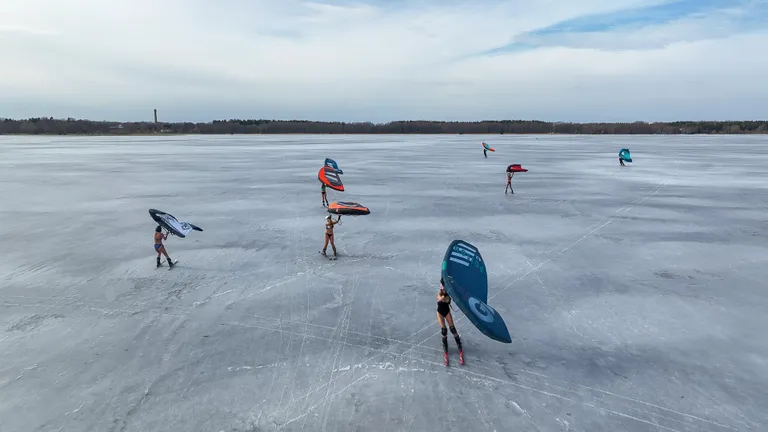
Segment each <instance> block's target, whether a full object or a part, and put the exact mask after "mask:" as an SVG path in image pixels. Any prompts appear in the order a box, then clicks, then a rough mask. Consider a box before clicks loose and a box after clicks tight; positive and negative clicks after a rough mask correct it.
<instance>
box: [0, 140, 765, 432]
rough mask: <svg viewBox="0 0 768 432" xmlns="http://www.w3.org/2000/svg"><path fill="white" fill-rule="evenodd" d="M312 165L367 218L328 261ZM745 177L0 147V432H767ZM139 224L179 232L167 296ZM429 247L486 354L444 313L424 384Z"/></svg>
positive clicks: (648, 163)
mask: <svg viewBox="0 0 768 432" xmlns="http://www.w3.org/2000/svg"><path fill="white" fill-rule="evenodd" d="M482 141H485V142H487V143H488V144H489V145H491V146H492V147H494V148H495V149H496V152H494V153H490V152H489V153H488V158H484V157H483V154H482V148H481V144H480V143H481V142H482ZM622 147H628V148H629V149H630V150H631V152H632V157H633V160H634V162H633V163H632V164H628V166H627V167H620V166H619V163H618V157H617V153H618V150H619V149H621V148H622ZM326 157H330V158H333V159H335V160H336V161H337V162H338V163H339V167H340V168H341V169H342V170H343V171H344V174H343V176H342V180H343V181H344V184H345V187H346V191H345V192H336V191H333V190H330V189H329V190H328V195H329V200H330V201H337V200H338V201H355V202H359V203H361V204H363V205H365V206H367V207H369V208H370V209H371V214H370V215H367V216H360V217H343V218H342V224H341V225H340V226H337V228H336V243H337V246H338V249H339V255H340V257H339V259H338V260H336V261H330V260H327V259H325V258H323V257H322V256H321V255H320V254H318V251H319V250H320V249H321V247H322V242H323V235H324V234H323V232H324V224H323V219H324V218H325V216H326V214H327V213H326V210H325V209H324V208H323V207H322V205H321V197H320V184H319V182H318V180H317V171H318V170H319V169H320V167H321V166H322V164H323V161H324V159H325V158H326ZM767 162H768V139H767V138H766V137H764V136H555V135H549V136H548V135H543V136H509V135H504V136H500V135H493V136H472V135H463V136H403V135H391V136H339V135H325V136H301V135H285V136H277V135H274V136H167V137H161V136H154V137H123V138H120V137H88V138H78V137H14V136H4V137H0V253H2V259H1V260H0V353H2V354H1V355H0V430H1V431H2V432H32V431H35V432H36V431H40V432H42V431H66V432H69V431H78V432H79V431H184V432H189V431H213V432H219V431H226V432H235V431H242V432H246V431H250V432H256V431H313V432H336V431H338V432H341V431H418V432H429V431H461V432H466V431H488V432H493V431H497V432H507V431H515V432H522V431H584V432H595V431H610V432H617V431H672V432H675V431H679V432H683V431H686V432H688V431H690V432H694V431H695V432H700V431H705V432H715V431H761V430H762V431H765V430H768V391H766V389H767V388H768V333H767V332H766V324H768V315H767V314H766V313H767V312H768V283H767V282H766V281H768V272H767V271H766V265H767V264H768V243H767V242H766V228H768V223H767V222H766V214H767V213H768V170H767V169H766V163H767ZM511 163H520V164H522V165H523V166H524V167H525V168H528V169H529V172H527V173H524V174H518V175H515V177H514V178H513V180H512V181H513V187H514V191H515V194H514V195H505V194H504V193H503V191H502V190H503V188H504V185H505V172H504V170H505V168H506V166H507V165H509V164H511ZM149 208H157V209H160V210H163V211H167V212H169V213H171V214H173V215H175V216H177V217H178V218H179V219H182V220H185V221H188V222H191V223H194V224H196V225H198V226H200V227H201V228H203V229H204V232H192V233H191V234H190V235H189V236H188V237H187V238H184V239H181V238H178V237H171V238H169V239H168V240H167V242H166V244H167V248H168V251H169V252H170V254H171V257H172V258H174V259H177V260H179V264H178V265H177V267H176V268H174V269H172V270H170V271H169V270H168V269H167V267H162V268H160V269H156V268H155V253H154V250H153V249H152V234H153V232H154V228H155V223H154V222H153V221H152V219H151V218H150V217H149V214H148V213H147V210H148V209H149ZM454 239H463V240H465V241H468V242H470V243H472V244H474V245H475V246H477V247H478V248H479V250H480V251H481V253H482V254H483V257H484V259H485V261H486V265H487V266H488V281H489V304H490V305H491V306H492V307H493V308H494V309H496V310H497V311H498V312H499V313H500V314H501V316H502V317H503V318H504V320H505V321H506V323H507V326H508V327H509V330H510V333H511V334H512V343H511V344H503V343H499V342H495V341H493V340H491V339H489V338H487V337H485V336H484V335H483V334H482V333H480V332H479V331H478V330H477V329H476V328H475V327H474V326H472V324H471V323H470V322H469V321H468V320H467V319H466V318H465V317H464V316H463V315H462V314H461V312H460V311H458V310H456V311H455V312H454V317H455V318H456V320H457V328H458V330H459V332H460V333H461V335H462V342H463V344H464V353H465V356H466V365H464V366H460V365H459V364H458V355H457V352H456V346H455V344H454V341H453V339H452V338H451V337H449V349H450V355H451V362H452V363H451V365H450V366H449V367H445V366H444V365H443V360H442V347H441V342H440V332H439V327H438V325H437V320H436V314H435V309H436V302H435V295H436V293H437V289H438V286H439V279H440V264H441V261H442V258H443V254H444V252H445V249H446V247H447V246H448V244H449V243H450V242H451V241H452V240H454ZM329 250H330V249H329Z"/></svg>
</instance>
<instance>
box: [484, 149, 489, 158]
mask: <svg viewBox="0 0 768 432" xmlns="http://www.w3.org/2000/svg"><path fill="white" fill-rule="evenodd" d="M483 156H485V157H488V150H486V149H483Z"/></svg>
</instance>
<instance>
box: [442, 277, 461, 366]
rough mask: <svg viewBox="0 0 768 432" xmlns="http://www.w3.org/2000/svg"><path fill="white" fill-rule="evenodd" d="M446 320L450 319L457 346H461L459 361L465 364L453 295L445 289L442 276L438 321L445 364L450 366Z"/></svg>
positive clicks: (449, 322) (449, 323)
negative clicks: (454, 310)
mask: <svg viewBox="0 0 768 432" xmlns="http://www.w3.org/2000/svg"><path fill="white" fill-rule="evenodd" d="M446 321H448V325H449V326H450V328H451V334H453V339H454V340H455V341H456V346H457V347H459V363H461V364H464V351H463V350H462V348H461V337H459V332H457V331H456V327H455V325H454V323H453V315H451V296H449V295H448V293H447V292H446V291H445V287H444V286H443V278H440V290H439V291H438V292H437V323H438V324H440V332H441V333H442V335H443V358H444V359H445V365H446V366H448V330H447V329H446V328H445V322H446Z"/></svg>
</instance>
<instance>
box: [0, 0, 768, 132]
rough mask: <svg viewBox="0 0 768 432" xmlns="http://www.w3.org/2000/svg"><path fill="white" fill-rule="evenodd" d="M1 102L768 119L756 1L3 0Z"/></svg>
mask: <svg viewBox="0 0 768 432" xmlns="http://www.w3.org/2000/svg"><path fill="white" fill-rule="evenodd" d="M0 59H2V60H0V117H13V118H19V117H30V116H54V117H70V116H71V117H78V118H90V119H109V120H146V119H151V117H152V109H153V108H157V109H158V111H159V115H160V118H161V120H166V121H181V120H187V121H209V120H212V119H220V118H280V119H290V118H302V119H310V120H339V121H363V120H364V121H368V120H370V121H374V122H381V121H389V120H397V119H432V120H480V119H509V118H512V119H519V118H523V119H533V118H535V119H541V120H552V121H634V120H646V121H654V120H678V119H691V120H698V119H765V118H767V117H768V0H746V1H742V0H677V1H672V0H510V1H502V0H474V1H459V0H326V1H323V0H318V1H301V0H0Z"/></svg>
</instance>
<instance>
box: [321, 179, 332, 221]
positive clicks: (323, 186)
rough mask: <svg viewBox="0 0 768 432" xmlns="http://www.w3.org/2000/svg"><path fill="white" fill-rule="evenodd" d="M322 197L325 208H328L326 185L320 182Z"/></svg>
mask: <svg viewBox="0 0 768 432" xmlns="http://www.w3.org/2000/svg"><path fill="white" fill-rule="evenodd" d="M320 195H322V196H323V207H327V206H328V196H327V195H326V194H325V183H323V182H320ZM329 217H330V216H329Z"/></svg>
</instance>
